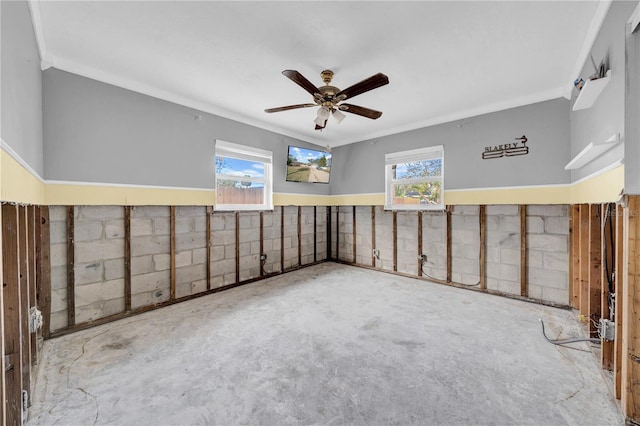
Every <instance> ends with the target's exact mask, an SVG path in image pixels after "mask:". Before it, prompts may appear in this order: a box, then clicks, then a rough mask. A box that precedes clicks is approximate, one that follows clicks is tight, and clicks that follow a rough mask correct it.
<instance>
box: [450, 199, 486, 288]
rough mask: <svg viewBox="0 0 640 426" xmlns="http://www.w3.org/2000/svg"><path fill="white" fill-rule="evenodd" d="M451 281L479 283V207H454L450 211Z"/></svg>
mask: <svg viewBox="0 0 640 426" xmlns="http://www.w3.org/2000/svg"><path fill="white" fill-rule="evenodd" d="M451 281H453V282H457V283H461V284H476V283H478V282H479V281H480V207H479V206H454V207H453V210H452V211H451Z"/></svg>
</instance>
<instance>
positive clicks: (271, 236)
mask: <svg viewBox="0 0 640 426" xmlns="http://www.w3.org/2000/svg"><path fill="white" fill-rule="evenodd" d="M280 215H282V207H275V208H274V210H273V211H270V212H264V213H263V232H264V239H263V241H264V242H263V244H264V246H263V250H264V254H266V255H267V259H266V261H265V263H264V272H265V274H272V273H275V272H280V271H281V269H282V268H281V265H280V253H281V248H280V241H281V238H280V236H281V234H280V229H281V227H280Z"/></svg>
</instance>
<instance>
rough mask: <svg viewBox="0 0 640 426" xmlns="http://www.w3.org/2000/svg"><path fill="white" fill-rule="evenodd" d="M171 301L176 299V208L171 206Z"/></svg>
mask: <svg viewBox="0 0 640 426" xmlns="http://www.w3.org/2000/svg"><path fill="white" fill-rule="evenodd" d="M170 209H171V218H170V223H171V242H170V245H171V256H170V257H171V259H170V262H171V283H170V285H171V288H170V294H171V300H175V299H176V206H171V208H170Z"/></svg>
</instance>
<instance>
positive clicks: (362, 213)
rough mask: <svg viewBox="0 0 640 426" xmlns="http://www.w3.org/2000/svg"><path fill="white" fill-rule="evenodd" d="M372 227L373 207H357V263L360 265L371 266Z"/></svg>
mask: <svg viewBox="0 0 640 426" xmlns="http://www.w3.org/2000/svg"><path fill="white" fill-rule="evenodd" d="M371 225H372V224H371V207H369V206H358V207H356V263H357V264H359V265H371V258H372V250H373V246H372V242H373V241H372V238H371Z"/></svg>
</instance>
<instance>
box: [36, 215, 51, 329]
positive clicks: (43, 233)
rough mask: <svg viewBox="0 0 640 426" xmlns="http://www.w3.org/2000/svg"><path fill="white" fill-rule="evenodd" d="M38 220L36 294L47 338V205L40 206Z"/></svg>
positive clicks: (48, 257) (49, 316)
mask: <svg viewBox="0 0 640 426" xmlns="http://www.w3.org/2000/svg"><path fill="white" fill-rule="evenodd" d="M39 221H40V233H39V236H38V238H39V244H38V246H37V248H39V249H40V255H39V256H38V259H39V265H38V271H39V272H38V277H39V280H38V294H40V302H41V303H40V310H41V311H42V336H43V337H44V338H45V339H48V338H49V336H50V335H51V260H50V259H51V243H50V241H51V239H50V235H49V207H48V206H42V207H40V216H39Z"/></svg>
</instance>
